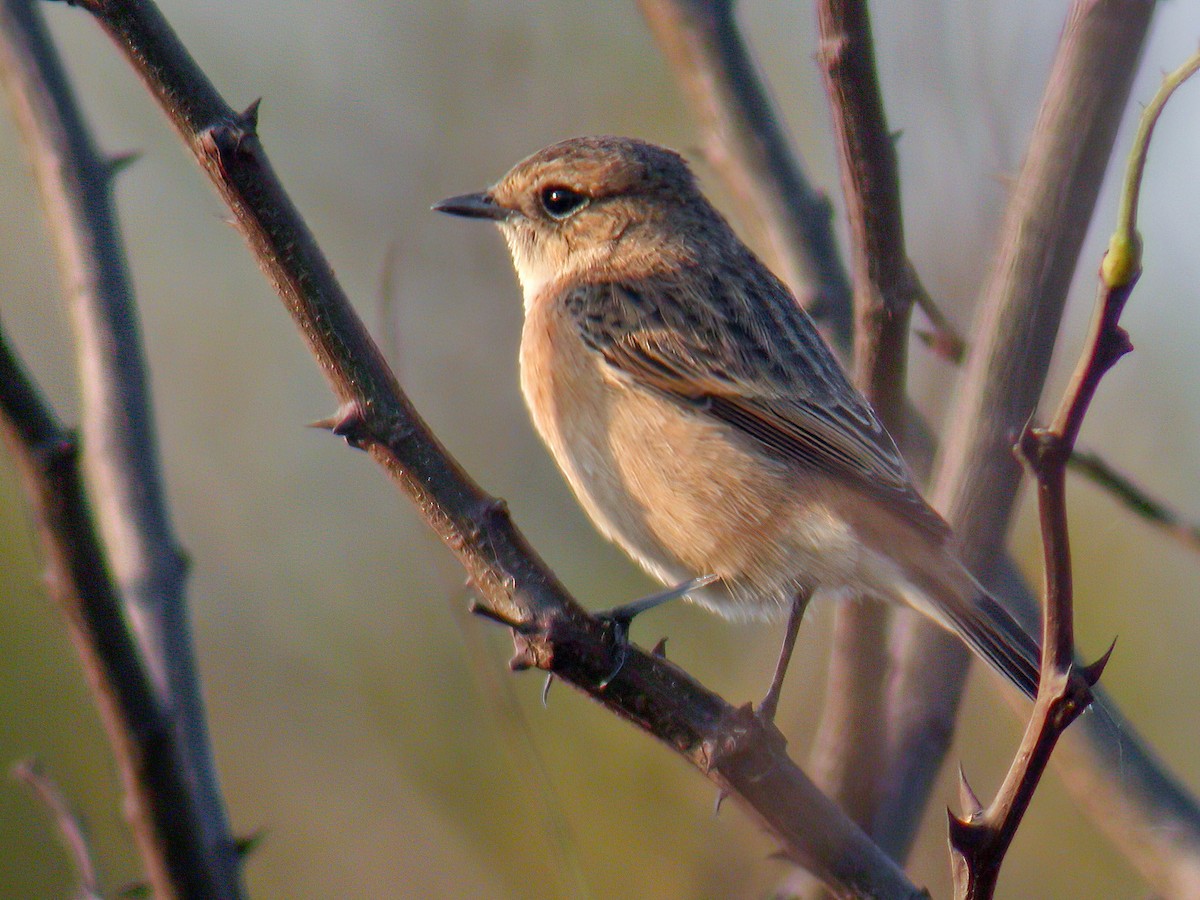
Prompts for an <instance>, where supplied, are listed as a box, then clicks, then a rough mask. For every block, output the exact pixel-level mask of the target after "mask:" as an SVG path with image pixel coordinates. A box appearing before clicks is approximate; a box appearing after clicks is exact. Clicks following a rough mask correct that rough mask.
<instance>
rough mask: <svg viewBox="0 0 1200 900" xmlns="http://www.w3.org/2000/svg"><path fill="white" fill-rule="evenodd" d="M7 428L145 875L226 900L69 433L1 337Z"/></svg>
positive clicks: (161, 885)
mask: <svg viewBox="0 0 1200 900" xmlns="http://www.w3.org/2000/svg"><path fill="white" fill-rule="evenodd" d="M0 426H2V429H0V430H2V431H3V434H4V438H5V441H6V442H7V444H8V446H9V450H10V452H11V453H12V455H13V458H14V459H15V460H16V462H17V466H18V468H19V470H20V473H21V476H22V482H23V485H24V488H25V492H26V495H27V497H28V498H29V504H30V506H31V507H32V509H33V515H34V519H35V521H36V524H37V537H38V541H39V543H40V544H41V550H42V555H43V557H44V558H45V560H46V566H47V569H48V570H49V572H50V577H49V579H48V582H49V585H50V592H51V594H52V595H53V596H54V599H55V600H56V601H57V602H58V604H59V607H60V608H61V609H62V612H63V615H64V616H65V618H66V620H67V627H68V631H69V633H70V636H71V642H72V643H73V644H74V645H75V650H76V652H77V653H78V654H79V656H80V659H81V661H82V663H83V670H84V675H85V676H86V677H87V681H88V687H89V688H90V689H91V692H92V695H93V697H94V698H95V699H96V703H97V705H98V707H99V709H100V716H101V720H102V721H103V723H104V727H105V730H106V731H107V733H108V739H109V743H110V744H111V745H112V747H113V752H114V754H115V755H116V758H117V763H118V767H119V769H120V773H121V782H122V786H123V789H124V792H125V797H126V802H127V806H128V810H129V816H130V821H131V824H132V826H133V832H134V837H135V839H136V840H137V843H138V847H139V850H140V852H141V855H142V860H143V862H144V863H145V865H146V869H147V877H148V878H149V881H150V884H151V885H152V886H153V888H154V891H155V895H156V896H160V897H167V898H171V897H179V898H196V900H203V898H213V897H225V896H229V895H228V894H225V893H223V892H222V890H221V887H220V885H221V884H222V883H223V882H222V878H221V874H220V870H219V868H218V863H217V861H216V860H214V859H213V858H212V857H211V856H210V855H209V854H208V852H207V850H206V847H205V843H204V836H203V830H202V828H201V826H200V822H199V819H198V817H197V815H196V811H195V809H194V807H193V804H192V797H191V790H190V785H189V783H188V777H187V771H186V769H185V767H184V765H183V759H182V755H181V753H180V752H179V748H178V747H177V745H176V742H175V737H174V732H173V730H172V727H171V723H170V721H169V720H168V719H167V717H166V715H164V713H163V710H162V708H161V707H160V706H159V704H158V699H157V696H156V694H155V692H154V688H153V687H152V684H151V680H150V676H149V673H148V672H147V671H146V670H145V667H144V666H143V665H142V662H141V657H140V655H139V653H138V649H137V646H136V645H135V644H134V643H133V640H132V638H131V637H130V635H129V631H128V630H127V629H126V627H125V618H124V612H123V610H122V606H121V600H120V597H119V596H118V594H117V590H116V587H115V586H114V585H113V583H112V580H111V578H110V577H109V574H108V566H107V563H106V560H105V558H104V554H103V551H102V550H101V547H100V541H99V539H98V538H97V536H96V532H95V530H94V527H93V524H92V520H91V516H90V513H89V510H88V504H87V499H86V496H85V494H84V490H83V481H82V477H81V475H80V471H79V464H78V463H79V458H78V453H77V449H76V445H75V439H74V436H73V435H72V434H70V433H69V432H67V431H66V430H64V429H63V428H62V426H61V425H59V423H58V421H57V420H56V419H55V417H54V414H53V413H52V412H51V410H50V409H49V407H48V406H47V405H46V404H45V402H44V401H43V400H42V398H41V396H40V395H39V394H38V392H37V389H36V388H35V387H34V385H33V383H32V381H31V380H30V379H29V377H28V375H27V374H26V372H25V370H24V368H23V367H22V366H21V365H20V363H19V362H18V361H17V359H16V357H15V356H14V355H13V353H12V351H11V349H10V348H9V346H8V343H7V342H6V341H5V340H4V339H3V335H2V334H0Z"/></svg>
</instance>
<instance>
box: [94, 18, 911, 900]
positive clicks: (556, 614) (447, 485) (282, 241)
mask: <svg viewBox="0 0 1200 900" xmlns="http://www.w3.org/2000/svg"><path fill="white" fill-rule="evenodd" d="M79 5H80V6H82V7H83V8H85V9H86V10H87V11H89V12H90V13H92V14H93V15H94V16H95V17H96V19H97V21H98V22H99V23H100V25H101V27H103V28H104V29H105V30H106V31H107V32H108V33H109V34H110V36H111V37H112V38H113V39H114V41H115V42H116V43H117V45H118V47H120V48H121V49H122V51H123V52H124V53H125V54H126V56H127V57H128V59H129V61H130V63H131V64H132V65H133V67H134V69H135V70H136V71H137V72H138V74H139V75H140V76H141V77H142V79H143V80H144V81H145V83H146V85H147V86H148V87H149V89H150V91H151V93H152V94H153V95H154V96H155V98H156V99H157V100H158V101H159V103H160V104H161V105H162V106H163V108H164V110H165V111H166V112H167V114H168V116H169V117H170V119H171V121H172V122H173V124H174V125H175V127H176V128H177V130H178V131H179V133H180V136H181V137H182V139H183V141H184V143H185V145H186V146H187V147H188V148H189V149H190V150H191V151H192V152H193V154H194V155H195V156H196V158H197V161H198V162H199V163H200V164H201V166H202V167H203V168H204V169H205V171H206V172H207V173H208V174H209V176H210V178H211V179H212V181H213V183H214V184H215V185H216V187H217V189H218V190H219V192H220V193H221V195H222V197H223V198H224V199H225V201H226V202H227V203H228V205H229V207H230V209H231V210H232V211H233V214H234V219H235V223H236V224H237V226H238V227H239V228H240V229H241V230H242V232H243V233H244V234H245V236H246V237H247V239H248V241H249V242H250V245H251V247H252V249H253V250H254V252H255V255H256V257H257V258H258V260H259V263H260V264H261V265H262V267H263V268H264V270H265V271H266V273H267V274H268V277H269V278H270V279H271V281H272V283H273V284H274V285H275V287H276V289H277V290H278V292H279V294H280V296H281V298H282V299H283V301H284V303H285V305H286V306H287V308H288V310H289V312H290V313H291V314H292V316H293V318H294V319H295V320H296V322H297V324H298V325H299V326H300V329H301V331H302V333H303V335H304V337H305V339H306V341H307V342H308V344H309V347H310V349H311V351H312V352H313V354H314V355H315V356H316V358H317V360H318V362H319V363H320V365H321V368H322V370H323V371H324V373H325V375H326V377H327V378H328V379H329V381H330V384H331V386H332V387H333V390H334V392H335V394H336V395H337V397H338V399H339V401H340V402H341V404H342V406H341V409H340V411H339V414H338V416H337V417H336V420H335V421H333V422H332V428H333V431H334V432H335V433H337V434H339V435H341V436H343V437H345V438H346V440H347V441H348V442H349V443H350V444H351V445H353V446H356V447H360V448H362V449H363V450H365V451H367V452H368V453H369V454H370V455H371V456H372V457H373V458H374V459H375V460H376V461H377V462H378V463H379V464H380V465H381V466H383V468H384V469H385V470H386V471H387V473H388V474H389V475H390V476H391V477H392V478H393V480H394V481H396V483H397V484H398V485H399V486H400V487H401V488H402V489H403V490H404V492H405V493H407V494H408V495H409V496H410V498H412V500H413V501H414V502H415V503H416V505H417V507H418V509H419V510H420V511H421V512H422V514H423V515H424V517H425V519H426V521H427V522H428V524H429V526H430V527H431V528H432V529H433V530H434V531H435V533H437V534H438V535H439V537H440V538H441V539H442V540H443V541H444V542H445V543H446V544H447V545H448V546H449V547H450V548H451V549H452V550H453V551H454V552H455V553H456V554H457V555H458V557H459V559H460V561H461V562H462V564H463V565H464V567H465V568H466V569H467V572H468V574H469V576H470V578H471V580H472V582H473V584H474V585H475V587H476V589H477V590H478V591H479V592H480V593H481V595H482V596H483V597H485V598H486V600H487V603H488V607H487V609H488V614H489V616H490V617H491V618H494V619H497V620H501V621H504V622H505V624H507V625H509V626H510V627H512V628H513V630H514V633H515V634H516V635H517V641H518V645H519V652H518V655H517V657H516V658H515V659H514V662H513V665H514V667H516V668H524V667H530V666H537V667H540V668H544V669H546V670H548V671H552V672H554V673H555V674H556V675H557V676H559V677H560V678H562V679H563V680H565V681H568V682H570V683H572V684H574V685H575V686H576V687H578V688H579V689H580V690H582V691H584V692H586V693H588V694H589V695H590V696H592V697H594V698H595V699H597V700H598V701H599V702H601V703H603V704H604V705H605V706H607V707H608V708H609V709H610V710H612V711H614V712H616V713H617V714H619V715H621V716H623V717H625V718H627V719H629V720H630V721H632V722H634V723H636V724H637V725H639V726H640V727H642V728H644V729H646V730H647V731H649V732H651V733H653V734H654V735H655V736H657V737H658V738H659V739H660V740H662V741H664V742H665V743H667V744H668V745H669V746H671V747H672V748H674V749H675V750H676V751H677V752H679V753H681V754H682V755H683V756H684V757H685V758H686V759H688V760H689V761H691V762H692V763H693V764H694V765H696V766H697V767H698V768H700V769H701V770H702V771H704V772H705V774H707V775H708V776H709V777H710V778H711V779H713V780H714V781H715V782H716V783H717V784H718V785H720V786H721V787H722V788H723V789H726V790H729V791H731V792H733V793H735V794H736V795H737V796H738V797H739V798H740V799H741V800H742V801H743V802H744V803H746V804H747V805H748V806H749V807H750V808H751V809H752V810H753V811H754V813H755V815H756V816H757V817H758V818H759V819H760V821H762V822H763V824H765V825H766V826H767V827H768V828H770V829H771V830H772V832H773V833H774V834H775V835H776V836H777V838H778V839H779V840H780V841H781V843H782V844H783V847H784V849H785V852H786V853H787V854H788V856H789V857H790V858H792V859H793V860H795V861H796V862H797V863H799V864H801V865H804V866H806V867H808V868H810V869H812V870H813V871H814V872H815V873H816V874H817V875H818V876H819V877H821V878H823V879H825V880H827V881H828V882H830V883H831V885H833V886H834V888H835V889H836V890H840V891H842V892H843V893H847V894H853V895H856V896H898V897H909V896H917V891H916V889H915V888H914V887H913V886H912V884H911V883H910V882H909V881H908V880H907V878H905V876H904V874H903V872H901V871H900V869H899V868H898V867H896V866H895V865H894V864H893V863H892V862H891V861H890V860H889V859H888V858H887V857H886V856H885V855H884V854H882V853H881V852H879V850H878V849H877V848H876V847H875V846H874V845H873V844H872V843H871V842H870V840H869V839H868V838H867V837H866V835H865V834H864V833H863V832H862V831H861V830H860V829H858V828H857V827H856V826H855V825H854V824H853V823H852V822H850V820H849V819H847V818H846V817H845V815H844V814H843V813H841V812H840V810H838V809H837V807H836V806H835V805H834V804H833V803H831V802H830V801H829V800H828V799H827V798H826V797H824V796H823V795H822V794H821V793H820V792H819V791H818V790H817V789H816V788H815V787H814V786H813V785H812V784H811V782H809V781H808V779H807V778H805V777H804V775H803V773H801V772H800V770H799V769H798V768H797V767H796V766H795V765H794V764H793V763H792V762H791V761H790V760H789V759H788V758H787V755H786V753H785V752H784V747H783V742H782V739H781V737H780V736H779V735H778V732H776V731H774V730H773V729H771V730H769V729H768V728H766V727H765V726H764V725H763V723H762V722H761V721H760V720H759V718H758V717H757V716H755V715H754V714H753V712H752V711H751V710H750V709H749V708H748V707H747V708H742V709H734V708H732V707H730V706H729V705H728V704H726V703H725V702H724V701H722V700H721V699H720V698H718V697H716V696H715V695H713V694H711V693H709V692H707V691H705V690H703V689H702V688H701V687H700V686H699V685H698V684H696V683H695V682H694V681H693V680H692V679H690V678H689V677H688V676H687V675H686V674H685V673H684V672H682V671H681V670H679V669H678V668H676V667H675V666H673V665H671V664H670V663H669V662H667V661H666V660H664V659H661V658H659V657H655V656H652V655H647V654H645V653H642V652H641V651H638V650H636V648H630V649H629V650H628V651H625V650H621V651H620V652H622V653H623V654H624V655H625V656H626V659H625V662H624V665H623V667H622V668H621V671H620V673H619V675H618V676H617V677H615V678H613V679H611V680H609V676H610V675H611V673H612V672H613V669H614V653H615V652H618V651H617V650H616V648H615V647H614V645H613V641H612V635H611V630H610V629H609V628H608V627H607V626H606V625H605V624H604V623H602V622H600V621H598V620H597V619H595V618H593V617H591V616H588V615H587V614H586V613H585V612H584V611H583V610H582V609H581V608H580V607H579V606H578V605H577V604H576V603H575V602H574V601H573V600H572V599H571V597H570V596H569V595H568V594H567V592H566V590H565V589H564V588H563V586H562V585H561V584H560V583H559V582H558V580H557V579H556V577H555V576H554V574H553V573H552V572H551V571H550V570H549V569H548V568H547V567H546V565H545V564H544V563H543V562H542V560H541V559H540V558H539V557H538V556H537V554H536V553H535V552H534V551H533V549H532V548H531V547H530V546H529V545H528V543H527V542H526V541H525V539H524V537H523V536H522V535H521V534H520V533H519V532H518V531H517V529H516V528H515V526H514V525H513V524H512V521H511V519H510V517H509V516H508V513H507V510H506V509H505V507H504V505H503V504H502V503H500V502H499V501H497V500H495V499H494V498H492V497H490V496H488V495H487V494H486V493H484V492H483V491H482V490H481V489H480V488H479V487H478V486H477V485H476V484H475V483H474V482H473V481H472V480H471V479H470V478H469V477H468V476H467V475H466V473H465V472H463V471H462V469H461V468H460V467H459V466H458V464H457V463H456V462H455V461H454V460H453V459H452V458H451V457H450V456H449V454H448V453H447V452H446V450H445V448H443V447H442V446H441V444H440V443H439V442H438V441H437V439H436V438H435V437H434V436H433V435H432V433H431V432H430V431H429V429H428V427H427V426H426V425H425V423H424V422H423V421H422V419H421V418H420V416H419V415H418V414H417V412H416V410H415V409H414V408H413V406H412V404H411V403H410V402H409V400H408V398H407V397H406V396H405V395H404V393H403V392H402V391H401V390H400V387H399V385H398V384H397V383H396V380H395V377H394V375H393V374H392V372H391V371H390V370H389V369H388V367H387V365H386V363H385V361H384V359H383V357H382V355H381V354H380V352H379V350H378V349H377V348H376V346H375V344H374V343H373V342H372V340H371V338H370V337H369V335H368V334H367V332H366V330H365V328H364V327H363V325H362V322H361V321H360V320H359V319H358V317H357V316H356V315H355V313H354V311H353V309H352V307H351V305H350V303H349V301H348V300H347V298H346V296H345V294H344V293H343V291H342V289H341V287H340V285H339V284H338V282H337V280H336V278H335V277H334V275H333V271H332V269H331V268H330V266H329V263H328V261H327V260H326V259H325V257H324V256H323V255H322V253H321V252H320V250H319V248H318V247H317V245H316V242H315V240H314V239H313V237H312V234H311V232H309V230H308V228H307V226H306V225H305V224H304V221H303V219H302V218H301V216H300V215H299V213H298V212H297V210H296V209H295V207H294V206H293V205H292V202H291V200H290V198H289V197H288V196H287V194H286V193H285V191H284V190H283V187H282V185H281V184H280V183H279V181H278V179H277V178H276V176H275V174H274V172H273V170H272V167H271V164H270V161H269V160H268V158H267V156H266V153H265V152H264V150H263V148H262V145H261V143H260V141H259V138H258V135H257V120H258V104H257V103H254V104H252V105H251V106H250V107H249V108H248V109H246V110H245V111H244V112H242V113H236V112H234V111H233V110H232V109H231V108H230V107H229V106H228V104H227V103H225V101H224V100H223V98H222V97H221V96H220V95H219V94H218V93H217V91H216V89H215V88H214V87H213V85H212V83H211V82H210V81H209V80H208V78H207V77H206V76H205V74H204V73H203V72H202V71H201V69H200V68H199V67H198V66H197V65H196V63H195V61H194V60H193V59H192V58H191V56H190V55H189V54H188V52H187V50H186V49H185V48H184V47H183V45H182V44H181V43H180V42H179V39H178V37H177V36H176V35H175V34H174V32H173V31H172V30H171V28H170V26H169V25H168V24H167V22H166V20H165V19H163V17H162V16H161V14H160V13H159V11H158V9H157V8H156V7H155V6H154V5H153V4H152V3H149V2H145V0H123V2H117V0H81V2H80V4H79ZM602 684H606V685H607V686H606V687H601V685H602Z"/></svg>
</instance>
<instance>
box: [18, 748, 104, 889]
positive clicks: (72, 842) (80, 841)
mask: <svg viewBox="0 0 1200 900" xmlns="http://www.w3.org/2000/svg"><path fill="white" fill-rule="evenodd" d="M13 777H15V778H16V779H17V780H19V781H23V782H24V783H25V784H27V785H29V788H30V789H31V790H32V791H33V793H34V794H35V795H36V796H37V798H38V800H39V801H40V802H41V804H42V806H44V807H45V808H46V812H47V813H49V814H50V818H51V819H53V820H54V827H55V829H56V830H57V831H58V836H59V838H60V839H61V840H62V842H63V846H64V847H66V850H67V855H68V856H69V857H70V858H71V862H72V863H73V864H74V865H75V871H76V873H77V874H78V875H79V890H78V892H77V894H76V896H77V897H78V898H79V900H101V898H100V880H99V878H97V876H96V866H95V863H93V862H92V851H91V848H90V847H89V846H88V840H87V834H86V832H85V831H84V827H83V823H82V822H81V821H80V820H79V817H78V816H77V815H75V811H74V810H73V809H71V804H69V803H68V802H67V798H66V797H64V796H63V793H62V791H60V790H59V789H58V785H56V784H55V783H54V780H53V779H52V778H50V776H49V775H47V774H46V773H45V772H43V771H42V767H41V766H39V765H38V764H37V762H35V761H34V760H26V761H24V762H20V763H17V764H16V765H15V766H13Z"/></svg>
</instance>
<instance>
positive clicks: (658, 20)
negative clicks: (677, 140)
mask: <svg viewBox="0 0 1200 900" xmlns="http://www.w3.org/2000/svg"><path fill="white" fill-rule="evenodd" d="M638 7H639V8H640V9H641V11H642V15H643V16H644V17H645V19H646V21H647V23H649V25H650V29H651V31H653V32H654V37H655V39H656V40H657V41H658V44H659V46H660V47H661V48H662V51H663V54H664V55H665V56H666V57H667V60H668V61H669V62H670V64H671V67H672V68H673V69H674V70H675V74H676V76H677V78H678V79H679V83H680V86H681V87H682V88H683V92H684V96H685V97H686V99H687V101H688V103H689V105H690V106H691V108H692V113H693V114H694V115H695V117H696V120H697V121H698V122H699V124H700V127H701V130H702V132H703V144H704V150H705V155H706V157H707V159H708V161H709V162H710V163H711V164H712V166H713V168H714V169H716V170H717V172H718V173H720V175H721V177H722V178H723V179H724V181H725V184H726V185H727V186H728V187H729V188H730V192H731V194H732V195H733V196H734V198H736V200H737V202H738V203H739V204H740V205H741V207H742V212H743V215H744V218H745V219H746V220H747V221H758V222H761V223H762V227H763V228H764V229H765V231H766V236H767V239H768V241H769V243H770V246H771V250H772V254H773V256H774V257H775V259H776V261H777V263H778V267H779V270H780V274H781V275H782V277H783V280H784V281H786V282H787V283H788V285H789V286H790V287H791V288H792V290H793V291H794V292H795V294H796V296H797V297H798V298H799V299H800V303H801V305H802V306H804V307H805V308H806V309H807V310H808V311H809V313H811V314H812V316H813V317H814V318H815V319H816V320H817V321H818V322H819V323H821V324H822V325H823V326H824V327H826V328H827V329H828V330H829V332H830V333H831V336H832V338H833V340H834V341H835V342H836V343H838V344H840V345H842V346H849V344H850V334H851V325H850V322H851V304H850V282H849V279H848V278H847V277H846V273H845V271H844V270H843V268H842V264H841V260H840V258H839V256H838V249H837V241H836V240H835V238H834V234H833V227H832V216H833V211H832V208H831V207H830V204H829V201H828V200H827V199H826V198H825V197H824V196H823V195H822V194H821V193H819V192H818V191H816V190H815V189H814V188H813V187H812V185H810V184H809V182H808V179H807V178H806V176H805V174H804V171H803V169H802V168H801V166H800V164H799V162H798V160H797V158H796V156H795V154H793V153H792V152H791V150H790V149H789V147H788V140H787V137H786V136H785V135H784V132H783V129H781V128H780V127H779V123H778V120H777V119H776V117H775V115H774V113H773V112H772V110H771V103H770V100H769V99H768V98H767V90H766V88H765V86H764V85H763V83H762V80H761V78H760V77H759V75H758V72H757V70H756V68H755V66H754V61H753V59H751V57H750V54H749V53H748V52H747V51H746V45H745V43H744V42H743V41H742V37H741V34H740V32H739V31H738V28H737V23H736V22H735V20H734V15H733V4H732V2H730V0H638Z"/></svg>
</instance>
